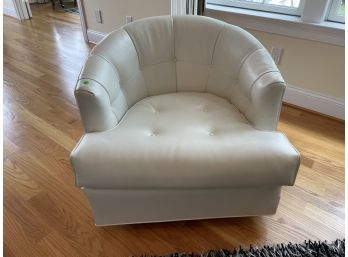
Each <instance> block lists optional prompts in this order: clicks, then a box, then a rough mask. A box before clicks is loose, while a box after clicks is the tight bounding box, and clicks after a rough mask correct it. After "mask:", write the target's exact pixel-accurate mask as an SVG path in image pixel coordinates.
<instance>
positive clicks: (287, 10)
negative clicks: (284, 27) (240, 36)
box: [207, 0, 345, 23]
mask: <svg viewBox="0 0 348 257" xmlns="http://www.w3.org/2000/svg"><path fill="white" fill-rule="evenodd" d="M305 1H311V2H310V4H312V6H313V3H314V5H315V6H317V7H318V10H319V12H321V15H322V17H324V16H325V17H326V18H327V20H328V21H334V22H342V23H344V17H345V0H329V4H328V5H326V3H327V2H325V1H316V0H207V3H208V4H218V5H225V6H232V7H237V8H244V9H252V10H260V11H265V12H273V13H282V14H288V15H295V16H302V13H303V9H304V8H303V6H304V3H305ZM326 6H327V7H326Z"/></svg>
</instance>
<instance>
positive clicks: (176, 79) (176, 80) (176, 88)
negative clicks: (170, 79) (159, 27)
mask: <svg viewBox="0 0 348 257" xmlns="http://www.w3.org/2000/svg"><path fill="white" fill-rule="evenodd" d="M171 20H172V31H173V46H174V49H173V52H174V73H175V92H178V73H177V69H176V63H177V62H176V52H175V48H176V47H175V29H174V18H173V16H171Z"/></svg>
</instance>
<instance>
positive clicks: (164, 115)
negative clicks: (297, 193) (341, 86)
mask: <svg viewBox="0 0 348 257" xmlns="http://www.w3.org/2000/svg"><path fill="white" fill-rule="evenodd" d="M71 161H72V163H73V167H74V172H75V175H76V184H77V185H78V186H81V187H89V188H110V189H116V188H117V189H121V188H123V189H136V188H142V189H144V188H221V187H225V188H238V187H255V186H260V187H262V186H269V185H292V184H293V183H294V180H295V177H296V173H297V170H298V166H299V154H298V152H297V151H296V150H295V149H294V148H293V146H292V145H291V144H290V143H289V142H288V140H287V139H286V137H285V136H284V135H283V134H281V133H278V132H268V131H259V130H255V129H254V128H253V127H252V126H251V125H250V124H249V122H248V121H247V120H246V119H245V118H244V116H243V115H242V114H241V113H240V112H239V111H238V110H237V109H236V108H235V107H234V106H233V105H232V104H230V103H229V102H228V101H227V100H225V99H223V98H220V97H217V96H214V95H212V94H209V93H188V92H187V93H173V94H165V95H158V96H152V97H148V98H145V99H143V100H141V101H139V102H138V103H136V104H135V105H134V106H133V107H132V108H131V109H129V110H128V112H127V113H126V114H125V116H124V117H123V119H122V120H121V122H120V123H119V124H118V125H117V126H116V127H115V128H113V129H111V130H108V131H104V132H94V133H88V134H86V135H85V136H84V137H83V138H82V139H81V141H80V142H79V144H78V145H77V147H76V148H75V149H74V151H73V152H72V155H71Z"/></svg>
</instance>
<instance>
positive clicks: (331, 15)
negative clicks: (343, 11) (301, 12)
mask: <svg viewBox="0 0 348 257" xmlns="http://www.w3.org/2000/svg"><path fill="white" fill-rule="evenodd" d="M340 2H341V1H340V0H332V2H331V5H330V8H329V12H328V15H327V20H328V21H334V22H341V23H344V18H345V15H337V11H338V7H339V5H340Z"/></svg>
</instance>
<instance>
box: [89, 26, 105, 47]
mask: <svg viewBox="0 0 348 257" xmlns="http://www.w3.org/2000/svg"><path fill="white" fill-rule="evenodd" d="M106 35H107V34H106V33H102V32H99V31H95V30H91V29H87V38H88V41H89V42H91V43H94V44H97V43H99V42H100V41H101V40H102V39H103V38H104V37H105V36H106Z"/></svg>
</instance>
